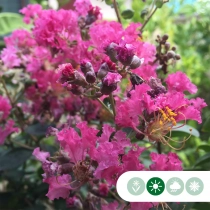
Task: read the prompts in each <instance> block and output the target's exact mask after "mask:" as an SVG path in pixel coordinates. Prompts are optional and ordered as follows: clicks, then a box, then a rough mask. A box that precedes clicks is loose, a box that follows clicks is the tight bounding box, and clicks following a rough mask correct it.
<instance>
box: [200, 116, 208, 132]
mask: <svg viewBox="0 0 210 210" xmlns="http://www.w3.org/2000/svg"><path fill="white" fill-rule="evenodd" d="M201 130H202V131H203V132H210V117H209V118H208V119H207V120H206V121H205V122H204V124H203V127H202V129H201Z"/></svg>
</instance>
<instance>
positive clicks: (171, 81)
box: [166, 71, 198, 93]
mask: <svg viewBox="0 0 210 210" xmlns="http://www.w3.org/2000/svg"><path fill="white" fill-rule="evenodd" d="M166 83H167V86H168V90H169V91H178V92H184V91H188V92H190V93H196V92H197V90H198V89H197V87H196V86H195V85H194V84H193V83H192V82H191V81H190V79H189V78H188V77H187V75H186V74H185V73H183V72H181V71H177V72H176V73H172V74H169V75H168V77H167V78H166Z"/></svg>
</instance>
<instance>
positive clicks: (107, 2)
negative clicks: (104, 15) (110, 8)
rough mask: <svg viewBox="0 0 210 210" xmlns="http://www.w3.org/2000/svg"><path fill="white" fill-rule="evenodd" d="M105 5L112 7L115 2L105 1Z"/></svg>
mask: <svg viewBox="0 0 210 210" xmlns="http://www.w3.org/2000/svg"><path fill="white" fill-rule="evenodd" d="M105 3H106V4H107V5H112V4H113V1H112V0H105Z"/></svg>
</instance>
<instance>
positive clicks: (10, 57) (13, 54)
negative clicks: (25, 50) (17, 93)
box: [1, 46, 21, 68]
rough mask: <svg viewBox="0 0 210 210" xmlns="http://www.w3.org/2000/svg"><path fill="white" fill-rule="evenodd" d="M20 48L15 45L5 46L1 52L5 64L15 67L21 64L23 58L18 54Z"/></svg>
mask: <svg viewBox="0 0 210 210" xmlns="http://www.w3.org/2000/svg"><path fill="white" fill-rule="evenodd" d="M17 52H18V50H17V49H16V48H15V47H14V46H10V47H7V48H4V49H3V50H2V52H1V59H2V61H3V62H4V64H5V66H6V67H8V68H13V67H16V66H19V65H20V64H21V60H20V58H19V57H18V55H17Z"/></svg>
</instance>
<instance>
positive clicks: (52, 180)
mask: <svg viewBox="0 0 210 210" xmlns="http://www.w3.org/2000/svg"><path fill="white" fill-rule="evenodd" d="M44 182H45V183H48V184H49V191H48V193H47V194H46V196H47V197H48V198H49V199H50V200H54V199H56V198H57V199H58V198H64V199H66V198H68V196H69V194H70V189H71V187H70V182H71V176H70V175H68V174H64V175H61V176H58V177H55V176H54V177H49V178H46V179H44Z"/></svg>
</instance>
